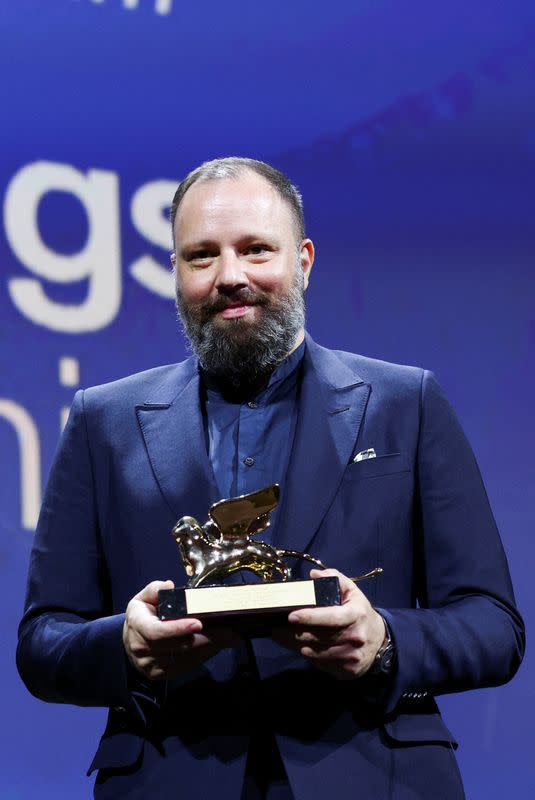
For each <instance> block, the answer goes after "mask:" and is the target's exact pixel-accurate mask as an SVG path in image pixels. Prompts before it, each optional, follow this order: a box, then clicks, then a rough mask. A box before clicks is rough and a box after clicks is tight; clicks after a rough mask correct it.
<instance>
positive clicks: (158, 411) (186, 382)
mask: <svg viewBox="0 0 535 800" xmlns="http://www.w3.org/2000/svg"><path fill="white" fill-rule="evenodd" d="M136 413H137V417H138V421H139V426H140V429H141V433H142V435H143V438H144V440H145V446H146V449H147V454H148V458H149V461H150V464H151V467H152V471H153V473H154V476H155V478H156V481H157V483H158V485H159V487H160V490H161V492H162V494H163V496H164V498H165V500H166V502H167V504H168V505H169V507H170V508H171V510H172V511H173V513H174V514H175V515H176V516H177V518H178V517H181V516H184V515H185V514H188V515H190V516H193V517H196V518H197V519H198V520H199V522H201V524H202V523H203V522H204V521H205V520H206V517H207V512H208V508H209V507H210V505H211V504H212V503H213V502H215V500H216V499H217V490H216V487H215V485H214V481H213V478H212V470H211V468H210V464H209V461H208V455H207V452H206V441H205V435H204V427H203V421H202V415H201V408H200V399H199V374H198V371H197V369H196V366H195V361H194V360H193V359H190V360H188V361H187V362H185V363H183V364H181V365H179V366H178V367H177V373H175V374H174V375H173V377H172V379H168V380H166V381H165V382H164V383H163V384H162V385H160V386H159V387H158V389H157V390H156V391H155V392H153V394H152V396H151V398H150V399H149V400H147V402H145V403H143V404H142V405H138V406H137V407H136Z"/></svg>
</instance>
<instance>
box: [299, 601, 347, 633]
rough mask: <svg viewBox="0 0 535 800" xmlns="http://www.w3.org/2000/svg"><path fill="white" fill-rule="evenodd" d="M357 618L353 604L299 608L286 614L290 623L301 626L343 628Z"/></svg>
mask: <svg viewBox="0 0 535 800" xmlns="http://www.w3.org/2000/svg"><path fill="white" fill-rule="evenodd" d="M357 619H358V614H357V613H356V609H355V607H354V605H353V604H350V603H347V604H346V605H343V606H322V607H321V608H300V609H299V610H298V611H292V612H291V614H290V615H289V616H288V622H289V623H290V625H300V626H301V627H303V628H334V629H337V628H345V627H347V626H348V625H352V624H353V623H354V622H356V621H357Z"/></svg>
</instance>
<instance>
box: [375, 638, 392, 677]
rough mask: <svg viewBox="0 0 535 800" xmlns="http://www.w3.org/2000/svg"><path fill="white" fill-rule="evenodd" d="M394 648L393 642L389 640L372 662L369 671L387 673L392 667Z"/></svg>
mask: <svg viewBox="0 0 535 800" xmlns="http://www.w3.org/2000/svg"><path fill="white" fill-rule="evenodd" d="M395 654H396V648H395V646H394V644H393V642H389V643H388V645H387V646H386V647H385V649H384V650H383V652H382V653H381V654H380V655H378V656H377V657H376V659H375V662H374V663H373V666H372V669H371V672H372V674H373V675H387V674H388V673H389V672H390V671H391V670H392V667H393V664H394V656H395Z"/></svg>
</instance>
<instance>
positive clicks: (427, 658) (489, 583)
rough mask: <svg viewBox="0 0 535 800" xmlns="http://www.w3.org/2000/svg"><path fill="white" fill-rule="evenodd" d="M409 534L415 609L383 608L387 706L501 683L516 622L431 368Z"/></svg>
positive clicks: (472, 464) (475, 486) (514, 659)
mask: <svg viewBox="0 0 535 800" xmlns="http://www.w3.org/2000/svg"><path fill="white" fill-rule="evenodd" d="M414 537H415V539H414V553H415V559H414V572H415V580H416V589H417V602H418V608H416V609H389V610H385V609H380V611H381V613H382V614H383V615H384V616H385V618H386V619H387V622H388V624H389V626H390V629H391V631H392V634H393V638H394V640H395V643H396V648H397V658H398V667H397V674H396V677H395V684H394V687H393V690H392V692H391V694H390V698H389V703H388V710H392V709H393V708H394V707H395V705H396V703H397V701H398V700H399V698H400V697H401V696H402V694H403V693H404V692H406V691H426V692H429V693H430V694H443V693H448V692H458V691H462V690H465V689H475V688H481V687H485V686H496V685H499V684H501V683H505V682H506V681H507V680H509V679H510V678H511V677H512V676H513V675H514V674H515V672H516V670H517V669H518V666H519V664H520V662H521V660H522V656H523V652H524V627H523V623H522V619H521V617H520V615H519V613H518V611H517V610H516V608H515V601H514V595H513V589H512V586H511V579H510V576H509V570H508V566H507V561H506V557H505V553H504V550H503V547H502V543H501V540H500V536H499V533H498V530H497V528H496V523H495V521H494V517H493V515H492V511H491V509H490V506H489V502H488V499H487V495H486V491H485V488H484V486H483V482H482V479H481V475H480V472H479V469H478V466H477V463H476V461H475V457H474V455H473V452H472V450H471V448H470V445H469V444H468V442H467V440H466V437H465V435H464V433H463V431H462V429H461V426H460V424H459V422H458V420H457V418H456V416H455V414H454V412H453V410H452V408H451V406H450V404H449V403H448V401H447V399H446V398H445V396H444V394H443V392H442V390H441V389H440V387H439V386H438V384H437V382H436V381H435V379H434V377H433V375H432V374H431V373H429V372H424V374H423V380H422V389H421V415H420V433H419V442H418V453H417V496H416V502H415V523H414Z"/></svg>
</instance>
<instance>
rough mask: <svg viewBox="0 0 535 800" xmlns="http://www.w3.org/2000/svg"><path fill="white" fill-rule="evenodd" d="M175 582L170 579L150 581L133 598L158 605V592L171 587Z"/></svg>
mask: <svg viewBox="0 0 535 800" xmlns="http://www.w3.org/2000/svg"><path fill="white" fill-rule="evenodd" d="M174 586H175V584H174V583H173V581H171V580H167V581H151V583H149V584H147V586H145V587H144V588H143V589H142V590H141V591H140V592H138V593H137V594H136V596H135V598H134V599H135V600H141V601H142V602H143V603H149V605H151V606H155V607H156V606H157V605H158V592H159V591H160V590H161V589H173V588H174Z"/></svg>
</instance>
